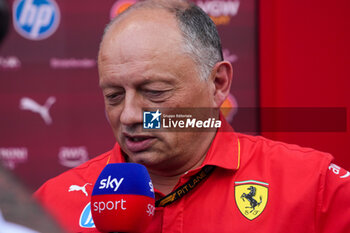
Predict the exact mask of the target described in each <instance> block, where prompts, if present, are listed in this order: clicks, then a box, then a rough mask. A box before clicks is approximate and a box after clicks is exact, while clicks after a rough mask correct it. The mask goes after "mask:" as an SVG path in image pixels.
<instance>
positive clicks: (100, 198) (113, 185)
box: [91, 163, 155, 232]
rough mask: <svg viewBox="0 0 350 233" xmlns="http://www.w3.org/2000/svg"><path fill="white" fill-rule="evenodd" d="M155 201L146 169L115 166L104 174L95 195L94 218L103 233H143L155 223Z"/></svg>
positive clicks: (103, 171)
mask: <svg viewBox="0 0 350 233" xmlns="http://www.w3.org/2000/svg"><path fill="white" fill-rule="evenodd" d="M154 211H155V198H154V190H153V184H152V181H151V178H150V176H149V174H148V172H147V169H146V167H144V166H143V165H140V164H136V163H111V164H108V165H107V166H106V167H105V168H104V169H103V170H102V172H101V174H100V175H99V177H98V178H97V181H96V183H95V186H94V189H93V191H92V195H91V214H92V218H93V220H94V223H95V226H96V228H97V229H98V230H100V231H102V232H142V231H144V230H145V229H146V228H147V226H148V224H149V223H150V222H151V221H152V218H153V216H154Z"/></svg>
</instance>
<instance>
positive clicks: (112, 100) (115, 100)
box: [105, 93, 124, 105]
mask: <svg viewBox="0 0 350 233" xmlns="http://www.w3.org/2000/svg"><path fill="white" fill-rule="evenodd" d="M105 98H106V100H107V101H108V103H109V104H110V105H115V104H119V103H120V102H121V101H122V100H123V98H124V93H111V94H107V95H105Z"/></svg>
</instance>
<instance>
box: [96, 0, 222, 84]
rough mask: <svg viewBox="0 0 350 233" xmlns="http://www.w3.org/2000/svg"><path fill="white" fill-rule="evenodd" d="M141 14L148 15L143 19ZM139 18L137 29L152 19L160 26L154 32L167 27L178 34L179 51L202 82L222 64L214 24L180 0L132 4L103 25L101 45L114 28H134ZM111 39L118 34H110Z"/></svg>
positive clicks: (197, 10) (152, 0)
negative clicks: (193, 66)
mask: <svg viewBox="0 0 350 233" xmlns="http://www.w3.org/2000/svg"><path fill="white" fill-rule="evenodd" d="M145 12H148V13H150V14H148V15H147V16H146V15H145V14H144V13H145ZM140 15H142V16H143V17H144V19H143V20H145V21H138V22H137V23H138V24H139V26H140V27H143V26H144V23H145V22H146V21H147V19H155V21H162V22H163V23H164V24H163V25H158V29H159V27H168V28H170V29H172V30H173V31H174V33H179V35H180V37H179V39H180V40H181V41H180V42H181V44H180V47H179V50H181V52H182V53H184V54H187V55H188V56H190V57H191V58H192V59H193V61H194V62H195V64H196V67H195V68H197V70H198V72H199V76H200V78H201V79H202V80H206V79H207V78H208V77H209V75H210V72H211V69H212V68H213V67H214V65H215V64H216V63H217V62H219V61H222V60H223V56H222V51H221V42H220V38H219V35H218V33H217V30H216V27H215V24H214V23H213V22H212V21H211V19H210V18H209V16H208V15H206V14H205V13H204V12H203V11H202V10H201V9H200V8H199V7H197V6H196V5H194V4H192V3H189V2H187V1H181V0H148V1H147V0H146V1H141V2H138V3H136V4H134V5H133V6H131V7H129V8H128V9H127V10H126V11H124V12H123V13H122V14H120V15H118V16H117V17H115V18H114V19H113V20H112V21H111V22H110V23H109V24H108V25H107V27H106V29H105V33H104V36H103V40H102V43H101V45H102V44H103V41H104V40H105V37H106V36H107V35H108V34H110V33H109V31H113V32H115V28H119V29H120V28H124V27H119V26H121V25H124V24H125V23H126V24H133V27H137V25H135V23H136V21H135V20H136V19H139V16H140ZM120 24H121V25H120ZM130 26H131V25H130ZM129 28H130V27H129ZM113 36H118V34H117V33H113ZM156 36H157V33H156V34H154V35H153V38H152V40H157V38H156Z"/></svg>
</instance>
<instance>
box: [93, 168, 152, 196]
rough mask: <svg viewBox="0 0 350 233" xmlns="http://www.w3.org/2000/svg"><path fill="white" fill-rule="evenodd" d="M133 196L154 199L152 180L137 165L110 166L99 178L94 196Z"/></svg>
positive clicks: (145, 170)
mask: <svg viewBox="0 0 350 233" xmlns="http://www.w3.org/2000/svg"><path fill="white" fill-rule="evenodd" d="M104 194H133V195H144V196H148V197H151V198H154V190H153V184H152V181H151V178H150V176H149V174H148V171H147V169H146V167H145V166H143V165H141V164H137V163H111V164H108V165H107V166H106V167H105V168H104V169H103V170H102V172H101V174H100V176H99V177H98V178H97V181H96V183H95V186H94V189H93V191H92V195H93V196H94V195H104Z"/></svg>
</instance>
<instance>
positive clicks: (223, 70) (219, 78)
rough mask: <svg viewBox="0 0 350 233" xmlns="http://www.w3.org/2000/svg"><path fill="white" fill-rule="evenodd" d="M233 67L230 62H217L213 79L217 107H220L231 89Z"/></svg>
mask: <svg viewBox="0 0 350 233" xmlns="http://www.w3.org/2000/svg"><path fill="white" fill-rule="evenodd" d="M232 70H233V68H232V65H231V63H230V62H228V61H221V62H218V63H216V64H215V66H214V68H213V70H212V73H211V81H212V83H213V84H214V85H213V86H214V87H215V91H214V102H215V105H216V107H220V106H221V104H222V103H223V102H224V101H225V99H226V98H227V96H228V94H229V93H230V90H231V83H232V73H233V71H232Z"/></svg>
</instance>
